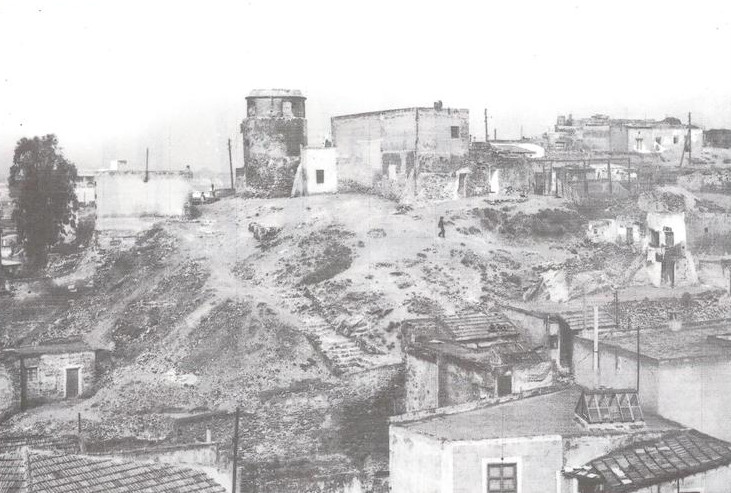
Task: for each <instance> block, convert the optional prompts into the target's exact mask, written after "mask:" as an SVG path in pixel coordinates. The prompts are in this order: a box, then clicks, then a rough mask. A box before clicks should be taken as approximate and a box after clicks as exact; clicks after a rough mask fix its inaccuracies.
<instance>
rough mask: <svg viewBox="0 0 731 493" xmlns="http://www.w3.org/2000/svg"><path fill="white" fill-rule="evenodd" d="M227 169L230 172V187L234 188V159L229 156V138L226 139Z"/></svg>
mask: <svg viewBox="0 0 731 493" xmlns="http://www.w3.org/2000/svg"><path fill="white" fill-rule="evenodd" d="M228 170H229V172H230V174H231V189H232V190H233V188H234V161H233V158H232V157H231V139H228Z"/></svg>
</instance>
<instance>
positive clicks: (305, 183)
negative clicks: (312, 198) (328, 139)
mask: <svg viewBox="0 0 731 493" xmlns="http://www.w3.org/2000/svg"><path fill="white" fill-rule="evenodd" d="M300 156H301V158H300V164H299V166H298V168H297V173H296V174H295V177H294V184H293V185H292V197H297V196H299V195H316V194H321V193H335V192H337V191H338V174H337V166H336V160H337V155H336V150H335V148H334V147H324V148H314V147H304V148H303V149H302V151H301V154H300Z"/></svg>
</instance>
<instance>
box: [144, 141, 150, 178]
mask: <svg viewBox="0 0 731 493" xmlns="http://www.w3.org/2000/svg"><path fill="white" fill-rule="evenodd" d="M149 180H150V148H149V147H146V148H145V183H147V182H148V181H149Z"/></svg>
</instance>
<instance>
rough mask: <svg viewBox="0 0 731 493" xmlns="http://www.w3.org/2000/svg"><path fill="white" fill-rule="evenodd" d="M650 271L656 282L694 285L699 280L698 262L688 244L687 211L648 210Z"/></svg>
mask: <svg viewBox="0 0 731 493" xmlns="http://www.w3.org/2000/svg"><path fill="white" fill-rule="evenodd" d="M646 222H647V237H646V239H645V244H646V247H645V252H646V254H647V262H646V272H647V276H648V278H649V281H650V282H651V283H652V284H653V285H655V286H660V285H669V286H672V287H675V286H676V285H690V284H695V283H697V282H698V275H697V273H696V270H695V262H694V261H693V258H692V257H691V255H690V251H689V250H688V249H687V248H686V246H687V237H686V229H685V212H665V211H663V212H652V211H651V212H648V213H647V221H646Z"/></svg>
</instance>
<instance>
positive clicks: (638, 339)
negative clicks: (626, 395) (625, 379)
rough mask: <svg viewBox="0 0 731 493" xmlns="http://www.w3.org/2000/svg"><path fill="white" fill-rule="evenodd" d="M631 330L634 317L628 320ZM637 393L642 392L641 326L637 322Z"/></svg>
mask: <svg viewBox="0 0 731 493" xmlns="http://www.w3.org/2000/svg"><path fill="white" fill-rule="evenodd" d="M627 323H628V324H629V330H630V332H631V331H632V319H631V318H630V319H629V321H628V322H627ZM636 386H637V393H638V394H639V393H640V326H639V324H637V385H636Z"/></svg>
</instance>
